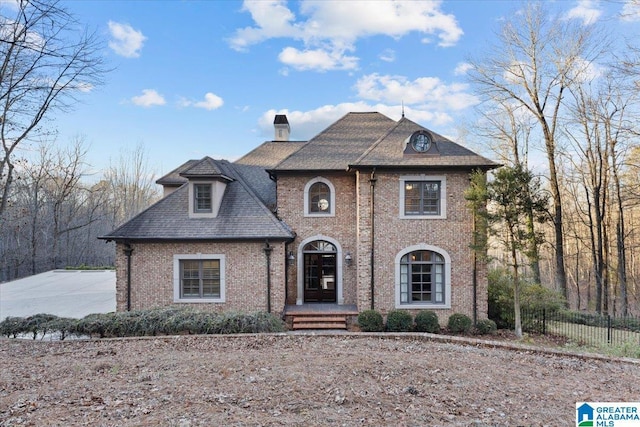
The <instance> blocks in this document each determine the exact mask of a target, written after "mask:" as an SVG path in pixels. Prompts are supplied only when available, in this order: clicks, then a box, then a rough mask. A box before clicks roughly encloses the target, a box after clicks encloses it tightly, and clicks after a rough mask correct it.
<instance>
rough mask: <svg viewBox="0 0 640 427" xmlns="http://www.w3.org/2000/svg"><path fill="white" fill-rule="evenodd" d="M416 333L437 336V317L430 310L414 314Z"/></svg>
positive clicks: (438, 328)
mask: <svg viewBox="0 0 640 427" xmlns="http://www.w3.org/2000/svg"><path fill="white" fill-rule="evenodd" d="M416 331H418V332H430V333H432V334H437V333H439V332H440V323H438V315H437V314H436V313H435V312H433V311H431V310H420V311H419V312H418V314H416Z"/></svg>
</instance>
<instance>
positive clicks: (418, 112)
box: [258, 102, 453, 141]
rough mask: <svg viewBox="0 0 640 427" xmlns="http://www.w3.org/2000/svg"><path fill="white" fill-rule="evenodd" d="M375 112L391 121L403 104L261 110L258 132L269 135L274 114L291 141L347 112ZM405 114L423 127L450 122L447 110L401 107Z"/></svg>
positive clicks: (309, 135) (307, 136)
mask: <svg viewBox="0 0 640 427" xmlns="http://www.w3.org/2000/svg"><path fill="white" fill-rule="evenodd" d="M367 111H377V112H379V113H381V114H384V115H385V116H387V117H390V118H391V119H393V120H400V118H401V117H402V111H403V107H402V105H400V104H397V105H387V104H380V103H378V104H369V103H366V102H345V103H342V104H337V105H323V106H322V107H319V108H316V109H314V110H309V111H289V110H286V109H282V110H275V109H271V110H268V111H265V112H264V113H263V114H262V116H261V117H260V118H259V120H258V127H259V130H260V134H261V135H263V136H264V137H266V138H269V137H270V136H271V135H273V118H274V116H275V115H276V114H286V115H287V118H288V120H289V123H290V124H291V136H292V139H294V140H301V141H304V140H308V139H310V138H312V137H314V136H315V135H317V134H318V133H319V132H321V131H322V130H324V129H325V128H326V127H327V126H329V125H330V124H332V123H333V122H335V121H336V120H338V119H339V118H341V117H342V116H344V115H345V114H347V113H351V112H367ZM404 112H405V116H406V117H407V118H409V119H411V120H413V121H414V122H416V123H420V124H424V125H426V126H443V125H446V124H449V123H452V122H453V118H452V117H451V116H450V115H448V114H447V113H442V112H433V111H426V110H422V109H419V108H411V107H407V106H405V107H404Z"/></svg>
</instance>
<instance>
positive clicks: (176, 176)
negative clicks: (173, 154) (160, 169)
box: [156, 160, 199, 187]
mask: <svg viewBox="0 0 640 427" xmlns="http://www.w3.org/2000/svg"><path fill="white" fill-rule="evenodd" d="M197 162H199V160H187V162H186V163H183V164H181V165H180V166H178V167H177V168H175V169H174V170H172V171H171V172H169V173H168V174H166V175H164V176H163V177H161V178H159V179H158V180H157V181H156V184H158V185H168V186H171V187H175V186H178V185H182V184H184V183H185V182H187V178H185V177H183V176H180V174H181V173H182V172H184V171H185V170H187V169H189V168H190V167H191V166H193V165H194V164H195V163H197Z"/></svg>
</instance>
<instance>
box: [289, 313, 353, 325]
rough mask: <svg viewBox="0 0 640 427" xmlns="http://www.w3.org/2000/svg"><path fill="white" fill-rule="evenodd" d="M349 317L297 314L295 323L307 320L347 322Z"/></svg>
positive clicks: (294, 319)
mask: <svg viewBox="0 0 640 427" xmlns="http://www.w3.org/2000/svg"><path fill="white" fill-rule="evenodd" d="M346 321H347V319H346V317H345V316H318V315H315V316H297V315H296V316H295V317H294V318H293V323H294V324H296V323H305V322H319V323H322V322H346Z"/></svg>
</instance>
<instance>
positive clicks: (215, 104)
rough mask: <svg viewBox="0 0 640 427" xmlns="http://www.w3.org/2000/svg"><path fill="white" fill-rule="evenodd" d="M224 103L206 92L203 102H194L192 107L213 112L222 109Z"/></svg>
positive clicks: (216, 96)
mask: <svg viewBox="0 0 640 427" xmlns="http://www.w3.org/2000/svg"><path fill="white" fill-rule="evenodd" d="M222 104H224V101H223V100H222V98H220V97H219V96H218V95H216V94H215V93H211V92H207V93H206V94H205V95H204V101H199V102H195V103H194V104H193V106H194V107H197V108H204V109H205V110H215V109H217V108H220V107H222Z"/></svg>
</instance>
